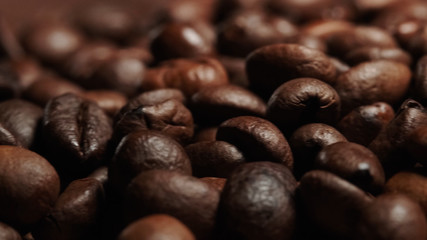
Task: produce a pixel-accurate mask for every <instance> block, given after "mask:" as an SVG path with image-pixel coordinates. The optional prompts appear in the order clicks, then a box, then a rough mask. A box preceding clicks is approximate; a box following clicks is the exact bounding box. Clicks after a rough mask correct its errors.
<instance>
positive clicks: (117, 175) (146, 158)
mask: <svg viewBox="0 0 427 240" xmlns="http://www.w3.org/2000/svg"><path fill="white" fill-rule="evenodd" d="M152 169H165V170H175V171H179V172H182V173H183V174H188V175H191V172H192V170H191V163H190V159H189V158H188V156H187V154H186V152H185V150H184V149H183V148H182V147H181V146H180V144H179V143H178V142H176V141H174V140H173V139H171V138H169V137H168V136H165V135H164V134H161V133H158V132H155V131H149V130H145V131H138V132H134V133H130V134H129V135H127V136H126V137H125V138H123V139H122V141H121V142H120V144H119V146H118V147H117V149H116V152H115V154H114V157H113V159H112V161H111V163H110V166H109V168H108V176H109V181H110V185H111V186H112V188H113V189H114V190H115V191H116V192H118V193H122V192H123V191H124V189H126V186H127V185H128V184H129V182H130V181H132V179H133V178H135V177H136V176H138V174H139V173H141V172H143V171H148V170H152Z"/></svg>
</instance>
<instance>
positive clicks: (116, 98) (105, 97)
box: [82, 90, 127, 117]
mask: <svg viewBox="0 0 427 240" xmlns="http://www.w3.org/2000/svg"><path fill="white" fill-rule="evenodd" d="M82 97H83V98H85V99H88V100H90V101H93V102H95V103H97V104H98V106H99V107H100V108H102V109H103V110H104V111H105V112H106V113H107V114H108V115H109V116H110V117H114V116H115V115H116V113H118V112H119V111H120V109H122V107H123V106H124V105H126V103H127V98H126V96H124V95H123V94H121V93H120V92H116V91H109V90H92V91H88V92H85V93H84V94H83V95H82Z"/></svg>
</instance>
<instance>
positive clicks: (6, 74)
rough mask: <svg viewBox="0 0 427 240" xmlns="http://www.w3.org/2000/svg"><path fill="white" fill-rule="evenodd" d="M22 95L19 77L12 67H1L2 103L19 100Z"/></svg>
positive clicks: (0, 87)
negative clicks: (14, 99) (13, 99)
mask: <svg viewBox="0 0 427 240" xmlns="http://www.w3.org/2000/svg"><path fill="white" fill-rule="evenodd" d="M20 95H21V88H20V86H19V83H18V75H17V73H16V72H15V71H14V70H13V69H12V68H11V66H8V65H3V66H0V101H4V100H7V99H11V98H17V97H19V96H20Z"/></svg>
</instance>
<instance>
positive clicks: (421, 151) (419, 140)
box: [406, 121, 427, 164]
mask: <svg viewBox="0 0 427 240" xmlns="http://www.w3.org/2000/svg"><path fill="white" fill-rule="evenodd" d="M406 145H407V147H406V148H407V150H408V152H409V154H410V155H411V156H412V157H413V158H415V159H416V160H417V161H418V162H420V163H422V164H425V163H426V159H425V156H426V153H427V148H426V146H427V121H424V122H423V125H422V126H420V127H417V128H416V129H414V130H413V132H412V133H411V134H410V135H409V137H408V143H407V144H406Z"/></svg>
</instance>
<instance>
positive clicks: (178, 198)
mask: <svg viewBox="0 0 427 240" xmlns="http://www.w3.org/2000/svg"><path fill="white" fill-rule="evenodd" d="M218 202H219V192H218V191H217V190H216V189H215V188H213V187H211V186H210V185H209V184H207V183H205V182H203V181H201V180H199V179H197V178H194V177H192V176H187V175H183V174H181V173H179V172H175V171H166V170H151V171H147V172H143V173H141V174H140V175H138V177H136V178H135V179H134V180H133V181H132V182H131V183H130V185H129V187H128V188H127V193H126V200H125V203H124V213H125V219H126V222H130V221H133V220H135V219H138V218H140V217H144V216H147V215H150V214H155V213H164V214H169V215H171V216H173V217H176V218H177V219H178V220H180V221H181V222H182V223H184V224H185V225H186V226H188V227H189V228H190V230H191V231H192V232H193V233H194V235H195V236H196V238H197V239H208V238H210V236H211V234H212V231H213V227H214V223H215V217H216V211H217V206H218Z"/></svg>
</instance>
